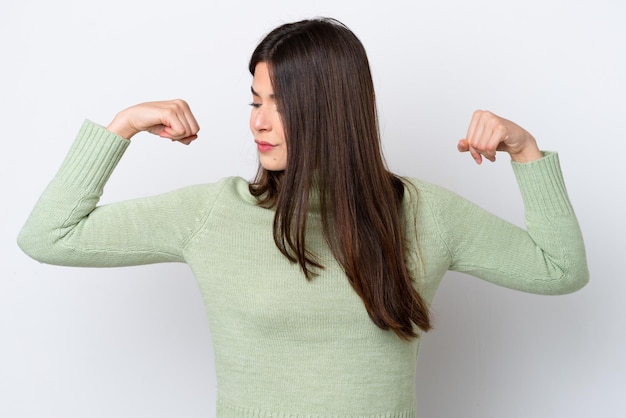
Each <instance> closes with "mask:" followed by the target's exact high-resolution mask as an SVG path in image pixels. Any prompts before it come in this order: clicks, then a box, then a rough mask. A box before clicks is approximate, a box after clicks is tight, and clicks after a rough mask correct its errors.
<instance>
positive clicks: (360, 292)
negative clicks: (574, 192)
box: [19, 19, 588, 417]
mask: <svg viewBox="0 0 626 418" xmlns="http://www.w3.org/2000/svg"><path fill="white" fill-rule="evenodd" d="M250 72H251V73H252V75H253V81H252V87H251V91H252V112H251V117H250V128H251V131H252V133H253V136H254V139H255V142H256V144H257V147H258V151H259V160H260V166H259V171H258V174H257V177H256V178H255V180H254V181H252V182H251V183H248V182H246V181H245V180H243V179H241V178H226V179H224V180H222V181H220V182H218V183H216V184H205V185H198V186H192V187H188V188H184V189H181V190H177V191H174V192H170V193H168V194H164V195H161V196H155V197H149V198H141V199H136V200H132V201H127V202H120V203H115V204H111V205H106V206H97V202H98V199H99V197H100V195H101V193H102V189H103V187H104V185H105V183H106V181H107V179H108V177H109V175H110V174H111V172H112V171H113V169H114V167H115V165H116V163H117V162H118V161H119V159H120V158H121V157H122V154H123V153H124V152H125V150H126V148H127V147H128V145H129V143H130V141H129V139H130V138H131V137H132V136H133V135H135V134H136V133H138V132H141V131H149V132H151V133H153V134H157V135H159V136H162V137H164V138H169V139H171V140H173V141H179V142H182V143H185V144H189V143H190V142H191V141H193V140H194V139H195V138H196V136H197V133H198V130H199V127H198V124H197V122H196V120H195V118H194V116H193V114H192V112H191V111H190V109H189V107H188V106H187V104H186V103H185V102H183V101H180V100H175V101H167V102H153V103H143V104H140V105H137V106H133V107H131V108H128V109H126V110H123V111H121V112H120V113H118V114H117V115H116V116H115V118H114V119H113V121H112V122H111V123H110V124H109V126H108V127H107V128H106V129H105V128H102V127H100V126H98V125H96V124H94V123H91V122H88V121H87V122H85V124H84V125H83V127H82V128H81V130H80V132H79V135H78V137H77V139H76V142H75V143H74V145H73V146H72V148H71V150H70V152H69V155H68V156H67V157H66V159H65V161H64V163H63V165H62V166H61V169H60V171H59V173H58V174H57V175H56V176H55V178H54V179H53V181H52V183H51V184H50V185H49V187H48V188H47V189H46V191H45V192H44V194H43V196H42V197H41V199H40V201H39V202H38V203H37V205H36V207H35V208H34V210H33V213H32V215H31V217H30V218H29V220H28V221H27V223H26V225H25V226H24V228H23V230H22V232H21V234H20V237H19V244H20V246H21V247H22V248H23V250H24V251H25V252H27V253H28V254H29V255H31V256H32V257H33V258H35V259H37V260H40V261H42V262H46V263H52V264H61V265H73V266H124V265H136V264H145V263H158V262H185V263H187V264H188V265H189V266H190V267H191V269H192V271H193V273H194V275H195V277H196V279H197V280H198V283H199V286H200V289H201V292H202V296H203V299H204V303H205V307H206V312H207V315H208V318H209V323H210V326H211V332H212V340H213V343H214V350H215V364H216V372H217V380H218V416H220V417H262V416H280V417H296V416H307V417H330V416H332V417H348V416H349V417H383V416H384V417H413V416H415V414H416V407H415V398H414V392H415V388H414V381H415V362H416V359H417V352H418V348H419V342H420V335H421V334H422V332H424V331H427V330H428V329H429V328H430V327H431V322H430V317H429V313H428V307H429V305H430V303H431V301H432V299H433V296H434V294H435V291H436V289H437V286H438V284H439V282H440V280H441V278H442V276H443V275H444V274H445V272H446V271H448V270H456V271H462V272H466V273H469V274H472V275H475V276H477V277H481V278H483V279H485V280H489V281H491V282H494V283H497V284H499V285H502V286H507V287H510V288H514V289H519V290H523V291H528V292H536V293H545V294H560V293H567V292H572V291H575V290H577V289H579V288H580V287H582V286H583V285H584V284H585V283H586V282H587V279H588V273H587V268H586V264H585V254H584V247H583V243H582V238H581V235H580V231H579V228H578V224H577V221H576V218H575V216H574V212H573V210H572V208H571V205H570V203H569V201H568V198H567V193H566V190H565V186H564V183H563V179H562V176H561V172H560V168H559V163H558V158H557V155H556V154H553V153H542V152H541V151H539V148H538V147H537V144H536V142H535V139H534V138H533V137H532V136H531V135H530V134H529V133H528V132H527V131H525V130H524V129H522V128H521V127H519V126H518V125H516V124H514V123H513V122H511V121H508V120H506V119H503V118H500V117H498V116H496V115H494V114H492V113H490V112H483V111H477V112H475V114H474V115H473V117H472V120H471V122H470V126H469V129H468V132H467V137H466V138H465V139H464V140H461V141H460V142H459V145H458V148H459V150H460V151H462V152H469V153H470V154H471V155H472V157H473V158H474V159H475V160H476V162H478V163H480V162H481V161H482V159H483V158H486V159H488V160H490V161H494V160H495V153H496V151H505V152H508V153H509V154H510V156H511V159H512V160H513V169H514V171H515V174H516V176H517V179H518V183H519V186H520V189H521V192H522V196H523V198H524V204H525V208H526V215H527V219H528V230H527V231H525V230H522V229H520V228H518V227H516V226H514V225H511V224H509V223H507V222H505V221H503V220H501V219H499V218H497V217H495V216H493V215H491V214H489V213H487V212H485V211H483V210H481V209H479V208H477V207H476V206H474V205H473V204H471V203H470V202H468V201H466V200H464V199H462V198H460V197H459V196H457V195H455V194H453V193H451V192H449V191H447V190H444V189H442V188H439V187H436V186H434V185H431V184H427V183H425V182H422V181H419V180H415V179H408V178H400V177H398V176H396V175H394V174H392V173H390V172H389V171H388V170H387V169H386V167H385V165H384V162H383V158H382V155H381V150H380V144H379V132H378V126H377V119H376V105H375V101H374V89H373V85H372V79H371V75H370V72H369V64H368V62H367V56H366V53H365V50H364V48H363V46H362V45H361V43H360V42H359V40H358V39H357V38H356V37H355V36H354V34H353V33H352V32H351V31H350V30H348V29H347V28H346V27H345V26H343V25H342V24H340V23H338V22H336V21H334V20H330V19H316V20H308V21H302V22H297V23H293V24H286V25H283V26H281V27H279V28H277V29H275V30H274V31H272V32H271V33H270V34H269V35H267V37H266V38H265V39H264V40H263V41H262V42H261V43H260V44H259V46H258V47H257V48H256V50H255V51H254V53H253V55H252V58H251V60H250Z"/></svg>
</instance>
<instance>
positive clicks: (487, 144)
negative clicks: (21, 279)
mask: <svg viewBox="0 0 626 418" xmlns="http://www.w3.org/2000/svg"><path fill="white" fill-rule="evenodd" d="M252 92H253V95H252V98H253V102H252V111H251V114H250V130H251V131H252V134H253V136H254V138H255V142H257V143H259V142H265V143H267V144H270V145H271V146H272V147H271V148H270V149H268V150H263V151H261V150H260V152H259V160H260V162H261V164H262V166H263V167H264V168H266V169H267V170H272V171H279V170H284V169H285V167H286V166H287V143H286V141H285V134H284V130H283V125H282V122H281V119H280V115H279V113H278V110H277V108H276V100H275V97H274V90H273V88H272V83H271V79H270V77H269V70H268V67H267V65H266V64H265V63H259V64H258V65H257V66H256V69H255V74H254V79H253V82H252ZM107 129H108V130H109V131H111V132H113V133H115V134H117V135H119V136H121V137H122V138H125V139H131V138H132V137H133V136H134V135H136V134H137V133H139V132H142V131H146V132H150V133H152V134H154V135H158V136H160V137H162V138H168V139H170V140H172V141H177V142H180V143H183V144H185V145H189V144H190V143H191V142H192V141H194V140H195V139H196V138H197V137H198V131H199V130H200V127H199V126H198V122H197V121H196V118H195V117H194V115H193V113H192V112H191V110H190V108H189V105H188V104H187V103H186V102H185V101H184V100H180V99H177V100H168V101H161V102H148V103H141V104H138V105H135V106H132V107H129V108H127V109H124V110H122V111H121V112H119V113H118V114H117V115H116V116H115V118H114V119H113V121H111V123H110V124H109V126H108V127H107ZM457 148H458V150H459V151H460V152H469V154H470V155H471V156H472V158H473V159H474V161H476V163H477V164H481V163H482V162H483V159H487V160H489V161H492V162H493V161H495V160H496V152H497V151H504V152H507V153H509V155H510V156H511V159H512V160H513V161H516V162H520V163H525V162H529V161H533V160H537V159H539V158H541V157H542V154H541V151H540V150H539V148H538V146H537V142H536V141H535V138H534V137H533V136H532V135H531V134H530V133H529V132H528V131H526V130H525V129H523V128H522V127H520V126H519V125H517V124H515V123H513V122H511V121H510V120H507V119H504V118H502V117H500V116H498V115H495V114H494V113H491V112H489V111H485V110H477V111H475V112H474V114H473V115H472V119H471V121H470V125H469V128H468V130H467V134H466V137H465V138H464V139H461V140H460V141H459V142H458V145H457Z"/></svg>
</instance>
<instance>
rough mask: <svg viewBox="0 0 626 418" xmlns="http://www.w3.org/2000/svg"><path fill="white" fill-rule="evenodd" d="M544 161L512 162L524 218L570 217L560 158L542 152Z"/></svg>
mask: <svg viewBox="0 0 626 418" xmlns="http://www.w3.org/2000/svg"><path fill="white" fill-rule="evenodd" d="M543 155H544V156H543V158H541V159H539V160H536V161H531V162H528V163H517V162H511V164H512V166H513V171H514V173H515V177H516V178H517V182H518V184H519V187H520V190H521V193H522V198H523V199H524V206H525V209H526V214H527V215H528V214H531V213H536V212H539V213H542V214H545V215H551V216H569V215H571V214H572V213H573V209H572V206H571V204H570V201H569V197H568V196H567V190H566V189H565V182H564V180H563V174H562V173H561V165H560V163H559V156H558V154H557V153H555V152H549V151H544V152H543Z"/></svg>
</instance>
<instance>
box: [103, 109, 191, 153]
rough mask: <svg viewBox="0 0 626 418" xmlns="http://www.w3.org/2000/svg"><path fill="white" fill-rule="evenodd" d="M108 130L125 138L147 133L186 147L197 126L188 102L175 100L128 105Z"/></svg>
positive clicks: (114, 119) (116, 116)
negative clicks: (143, 132)
mask: <svg viewBox="0 0 626 418" xmlns="http://www.w3.org/2000/svg"><path fill="white" fill-rule="evenodd" d="M107 129H108V130H109V131H111V132H113V133H115V134H117V135H119V136H121V137H122V138H126V139H130V138H132V137H133V136H134V135H135V134H137V133H139V132H142V131H146V132H150V133H151V134H154V135H158V136H160V137H163V138H168V139H171V140H172V141H178V142H182V143H183V144H187V145H188V144H189V143H191V141H193V140H194V139H196V138H197V137H198V131H199V130H200V127H199V126H198V122H197V121H196V118H195V117H194V116H193V113H191V109H189V105H188V104H187V102H185V101H184V100H180V99H177V100H166V101H162V102H147V103H141V104H138V105H135V106H131V107H129V108H128V109H124V110H122V111H121V112H119V113H118V114H117V115H115V118H113V121H111V123H110V124H109V126H107Z"/></svg>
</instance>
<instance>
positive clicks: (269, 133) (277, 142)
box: [250, 62, 287, 171]
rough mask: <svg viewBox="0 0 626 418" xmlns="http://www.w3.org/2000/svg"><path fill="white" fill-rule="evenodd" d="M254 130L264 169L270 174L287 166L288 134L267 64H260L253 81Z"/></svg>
mask: <svg viewBox="0 0 626 418" xmlns="http://www.w3.org/2000/svg"><path fill="white" fill-rule="evenodd" d="M250 130H251V131H252V135H253V136H254V142H256V144H257V148H258V150H259V161H260V162H261V166H262V167H263V168H264V169H266V170H269V171H281V170H284V169H285V167H287V143H286V142H285V131H284V130H283V123H282V121H281V119H280V114H279V113H278V109H277V105H276V98H275V97H274V89H273V87H272V81H271V80H270V73H269V69H268V68H267V64H266V63H264V62H260V63H258V64H257V65H256V67H255V70H254V78H253V80H252V112H251V113H250Z"/></svg>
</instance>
